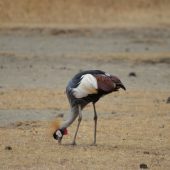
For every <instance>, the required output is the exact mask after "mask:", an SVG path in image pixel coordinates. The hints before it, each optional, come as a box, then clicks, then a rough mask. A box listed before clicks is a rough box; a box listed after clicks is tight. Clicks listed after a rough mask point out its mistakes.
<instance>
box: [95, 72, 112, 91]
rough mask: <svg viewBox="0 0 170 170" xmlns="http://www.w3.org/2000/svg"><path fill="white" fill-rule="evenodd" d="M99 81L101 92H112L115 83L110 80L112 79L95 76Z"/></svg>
mask: <svg viewBox="0 0 170 170" xmlns="http://www.w3.org/2000/svg"><path fill="white" fill-rule="evenodd" d="M95 77H96V80H97V85H98V89H99V90H103V91H105V92H111V91H113V89H114V83H113V81H112V80H111V79H110V77H108V76H105V75H95Z"/></svg>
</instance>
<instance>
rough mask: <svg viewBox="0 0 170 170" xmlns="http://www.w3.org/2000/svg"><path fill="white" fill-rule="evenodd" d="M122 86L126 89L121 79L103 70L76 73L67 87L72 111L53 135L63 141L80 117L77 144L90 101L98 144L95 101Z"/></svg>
mask: <svg viewBox="0 0 170 170" xmlns="http://www.w3.org/2000/svg"><path fill="white" fill-rule="evenodd" d="M120 88H122V89H124V90H126V88H125V86H124V85H123V84H122V82H121V81H120V79H119V78H118V77H116V76H113V75H110V74H108V73H105V72H104V71H101V70H87V71H83V72H80V73H78V74H76V75H75V76H74V77H73V78H72V79H71V80H70V81H69V83H68V85H67V87H66V94H67V97H68V101H69V103H70V107H71V112H70V115H69V118H68V120H66V121H65V122H63V124H62V125H61V126H60V127H59V128H58V129H57V130H55V132H54V133H53V137H54V138H55V139H56V140H58V143H59V144H60V143H61V140H62V138H63V135H66V134H67V127H69V126H70V125H71V124H72V123H73V122H74V120H75V119H76V118H77V117H78V125H77V129H76V132H75V135H74V138H73V142H72V144H73V145H75V144H76V136H77V132H78V129H79V126H80V122H81V120H82V110H83V108H84V107H85V106H86V105H87V104H88V103H90V102H92V104H93V109H94V142H93V144H94V145H96V128H97V112H96V107H95V103H96V102H97V101H98V100H99V99H100V98H101V97H102V96H104V95H107V94H109V93H112V92H115V91H118V90H119V89H120Z"/></svg>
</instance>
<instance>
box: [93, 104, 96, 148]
mask: <svg viewBox="0 0 170 170" xmlns="http://www.w3.org/2000/svg"><path fill="white" fill-rule="evenodd" d="M93 108H94V142H93V145H96V130H97V112H96V107H95V103H93Z"/></svg>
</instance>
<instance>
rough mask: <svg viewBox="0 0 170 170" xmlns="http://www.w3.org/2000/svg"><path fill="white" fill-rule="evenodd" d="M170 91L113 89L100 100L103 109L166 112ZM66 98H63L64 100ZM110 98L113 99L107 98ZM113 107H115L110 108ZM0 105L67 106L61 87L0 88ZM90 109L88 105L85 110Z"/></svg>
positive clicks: (169, 106)
mask: <svg viewBox="0 0 170 170" xmlns="http://www.w3.org/2000/svg"><path fill="white" fill-rule="evenodd" d="M168 95H169V91H156V90H155V91H154V90H151V91H143V90H135V91H134V90H128V92H119V93H113V94H110V95H108V96H107V97H104V98H103V99H102V100H101V101H99V103H98V104H97V105H98V110H99V111H100V112H102V113H111V112H114V111H115V112H121V113H122V112H123V113H136V112H138V113H141V114H142V113H148V110H149V112H150V113H161V112H165V113H168V111H169V110H170V105H168V104H166V99H167V98H168V97H169V96H168ZM63 101H65V102H63ZM110 101H112V102H110ZM113 108H114V110H113ZM0 109H59V110H68V109H69V104H68V102H67V97H66V94H65V92H64V91H63V90H62V89H61V90H59V89H39V88H38V89H11V90H6V91H5V90H4V91H3V90H1V91H0ZM89 109H90V110H91V111H92V109H91V107H89V108H88V109H87V110H88V111H90V110H89Z"/></svg>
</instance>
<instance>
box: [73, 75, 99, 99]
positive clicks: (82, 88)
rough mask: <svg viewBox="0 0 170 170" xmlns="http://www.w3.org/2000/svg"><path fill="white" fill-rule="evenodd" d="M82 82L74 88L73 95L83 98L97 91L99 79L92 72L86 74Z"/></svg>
mask: <svg viewBox="0 0 170 170" xmlns="http://www.w3.org/2000/svg"><path fill="white" fill-rule="evenodd" d="M81 78H82V79H81V81H80V84H79V85H78V86H77V87H76V88H73V95H74V96H75V97H76V98H83V97H86V96H88V95H89V94H96V93H97V80H96V78H95V77H94V76H93V75H91V74H85V75H83V76H82V77H81Z"/></svg>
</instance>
